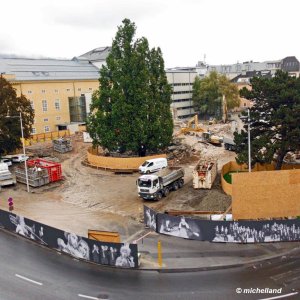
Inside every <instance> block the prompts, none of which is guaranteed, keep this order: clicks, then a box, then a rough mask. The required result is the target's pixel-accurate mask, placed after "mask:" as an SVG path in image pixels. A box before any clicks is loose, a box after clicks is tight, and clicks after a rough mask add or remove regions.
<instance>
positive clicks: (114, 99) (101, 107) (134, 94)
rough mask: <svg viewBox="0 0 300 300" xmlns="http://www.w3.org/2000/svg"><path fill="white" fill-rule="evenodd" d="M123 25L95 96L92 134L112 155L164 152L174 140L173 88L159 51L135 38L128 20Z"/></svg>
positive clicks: (90, 124) (97, 142) (92, 108)
mask: <svg viewBox="0 0 300 300" xmlns="http://www.w3.org/2000/svg"><path fill="white" fill-rule="evenodd" d="M122 23H123V25H121V26H119V27H118V31H117V33H116V36H115V39H114V40H113V43H112V49H111V52H110V54H109V55H108V57H107V59H106V65H105V66H102V68H101V70H100V78H99V82H100V87H99V91H98V92H97V93H95V94H94V96H93V98H92V104H91V111H92V112H93V113H92V114H91V115H90V117H89V120H88V131H89V133H90V135H91V137H92V138H93V140H94V145H95V146H96V145H101V146H102V147H105V148H107V149H108V150H110V151H115V150H117V149H121V151H126V150H129V151H133V152H135V153H137V152H138V151H139V149H140V147H141V146H142V145H143V146H145V147H146V149H147V150H149V151H157V150H159V149H164V148H165V147H166V146H167V145H168V144H169V143H170V141H171V139H172V134H173V120H172V114H171V110H170V104H171V86H170V85H169V84H168V82H167V77H166V73H165V70H164V60H163V57H162V53H161V50H160V49H159V48H157V49H155V48H153V49H149V44H148V41H147V39H146V38H144V37H142V38H139V39H135V38H134V37H135V33H136V26H135V24H134V23H133V22H131V21H130V20H129V19H124V20H123V22H122Z"/></svg>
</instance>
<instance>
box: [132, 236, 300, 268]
mask: <svg viewBox="0 0 300 300" xmlns="http://www.w3.org/2000/svg"><path fill="white" fill-rule="evenodd" d="M144 234H147V236H145V237H144V238H142V239H140V240H138V241H137V244H138V249H139V253H140V254H141V258H140V262H141V265H140V269H144V270H161V271H168V272H171V271H174V272H179V271H182V272H184V271H200V270H208V269H219V268H226V267H227V268H228V267H234V266H241V265H245V264H249V263H258V262H259V261H263V260H267V259H272V258H275V257H280V256H285V255H288V254H289V253H290V252H293V250H294V249H300V242H282V243H264V244H232V243H230V244H229V243H228V244H226V243H211V242H201V241H194V240H186V239H182V238H176V237H173V236H166V235H161V234H157V233H155V232H149V231H145V232H144ZM158 241H160V242H161V248H162V267H161V268H160V267H159V264H158V259H157V258H158V248H157V243H158Z"/></svg>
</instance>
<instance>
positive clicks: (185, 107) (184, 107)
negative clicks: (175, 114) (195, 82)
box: [177, 106, 194, 110]
mask: <svg viewBox="0 0 300 300" xmlns="http://www.w3.org/2000/svg"><path fill="white" fill-rule="evenodd" d="M191 108H194V106H183V107H177V110H183V109H191Z"/></svg>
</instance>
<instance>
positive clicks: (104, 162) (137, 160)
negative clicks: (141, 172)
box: [87, 148, 166, 170]
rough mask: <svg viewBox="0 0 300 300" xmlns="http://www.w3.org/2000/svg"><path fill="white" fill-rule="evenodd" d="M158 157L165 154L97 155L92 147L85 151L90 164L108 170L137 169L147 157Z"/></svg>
mask: <svg viewBox="0 0 300 300" xmlns="http://www.w3.org/2000/svg"><path fill="white" fill-rule="evenodd" d="M158 157H166V155H165V154H158V155H152V156H144V157H129V158H122V157H111V156H99V155H97V154H95V153H94V151H93V150H92V148H90V149H89V150H88V152H87V160H88V163H89V164H91V165H92V166H95V167H98V168H102V169H110V170H138V168H139V166H140V165H141V164H142V163H143V162H144V161H145V160H147V159H153V158H158Z"/></svg>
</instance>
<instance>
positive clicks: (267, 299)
mask: <svg viewBox="0 0 300 300" xmlns="http://www.w3.org/2000/svg"><path fill="white" fill-rule="evenodd" d="M297 294H298V292H295V293H290V294H285V295H280V296H275V297H271V298H263V299H260V300H273V299H281V298H285V297H291V296H295V295H297Z"/></svg>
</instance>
